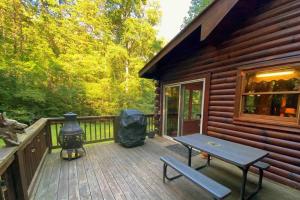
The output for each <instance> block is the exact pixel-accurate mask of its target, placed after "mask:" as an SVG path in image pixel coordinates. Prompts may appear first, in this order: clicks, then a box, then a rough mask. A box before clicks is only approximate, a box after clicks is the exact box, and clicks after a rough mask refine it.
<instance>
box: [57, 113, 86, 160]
mask: <svg viewBox="0 0 300 200" xmlns="http://www.w3.org/2000/svg"><path fill="white" fill-rule="evenodd" d="M64 117H65V122H64V125H63V127H62V128H61V130H60V134H59V143H60V145H61V147H62V149H61V152H60V157H61V158H67V159H69V160H71V159H76V158H79V157H81V156H82V155H83V153H85V149H84V148H83V130H82V128H81V127H80V126H79V124H78V122H77V119H76V118H77V114H75V113H72V112H69V113H67V114H64ZM64 152H66V153H67V157H65V156H64Z"/></svg>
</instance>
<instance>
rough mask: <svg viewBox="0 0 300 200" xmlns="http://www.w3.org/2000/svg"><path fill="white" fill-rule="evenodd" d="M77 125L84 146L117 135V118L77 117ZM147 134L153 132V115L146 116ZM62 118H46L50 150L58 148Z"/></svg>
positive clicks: (112, 138) (110, 139) (111, 139)
mask: <svg viewBox="0 0 300 200" xmlns="http://www.w3.org/2000/svg"><path fill="white" fill-rule="evenodd" d="M77 120H78V122H79V125H80V126H81V128H82V129H83V132H84V133H83V139H84V143H85V144H90V143H98V142H106V141H113V140H115V138H116V137H115V135H116V134H117V127H118V126H117V121H118V117H117V116H89V117H78V118H77ZM146 120H147V133H149V132H152V131H154V115H153V114H150V115H146ZM63 122H64V118H48V123H49V132H50V136H51V137H50V138H51V143H50V145H51V148H52V149H55V148H60V144H59V143H58V137H59V132H60V129H61V127H62V126H63Z"/></svg>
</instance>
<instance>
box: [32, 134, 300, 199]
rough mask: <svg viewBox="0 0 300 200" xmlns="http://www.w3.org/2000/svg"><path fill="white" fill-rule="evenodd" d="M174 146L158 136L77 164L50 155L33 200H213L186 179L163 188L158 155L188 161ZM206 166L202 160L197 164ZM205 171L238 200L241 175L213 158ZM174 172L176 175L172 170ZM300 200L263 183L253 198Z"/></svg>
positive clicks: (105, 147)
mask: <svg viewBox="0 0 300 200" xmlns="http://www.w3.org/2000/svg"><path fill="white" fill-rule="evenodd" d="M170 144H173V142H172V141H169V140H167V139H164V138H161V137H157V138H156V139H148V140H147V141H146V144H145V145H144V146H141V147H137V148H131V149H125V148H123V147H121V146H120V145H118V144H115V143H110V144H93V145H87V146H86V150H87V156H85V157H82V158H80V159H77V160H73V161H64V160H61V159H60V158H59V152H53V153H52V154H49V155H48V156H47V158H46V160H45V163H44V165H43V169H42V171H41V173H40V177H39V181H38V184H36V188H35V195H34V197H33V198H34V199H36V200H41V199H47V200H54V199H58V200H63V199H70V200H75V199H93V200H94V199H112V200H113V199H116V200H117V199H139V200H140V199H141V200H144V199H162V200H167V199H170V200H176V199H188V200H193V199H203V200H204V199H212V198H211V197H210V196H209V195H208V194H207V193H206V192H205V191H203V190H201V189H200V188H198V187H196V186H195V185H193V184H192V183H191V182H190V181H188V180H186V179H185V178H180V179H177V180H175V181H172V182H167V183H166V184H164V183H163V182H162V163H161V161H160V160H159V158H160V156H164V155H172V156H174V157H176V158H177V159H180V160H182V161H185V160H186V159H185V158H184V157H182V156H180V155H178V154H175V153H174V152H172V151H170V150H168V149H167V148H165V146H167V145H170ZM201 163H204V161H203V160H201V159H200V158H199V156H194V157H193V164H194V165H197V166H198V165H200V164H201ZM202 172H203V173H205V174H206V175H208V176H209V177H211V178H213V179H215V180H216V181H218V182H220V183H222V184H223V185H225V186H227V187H229V188H230V189H231V190H232V194H231V195H230V196H229V197H228V198H227V199H238V197H239V190H240V184H241V171H240V170H239V169H238V168H236V167H233V166H232V165H230V164H226V163H224V162H222V161H220V160H218V159H213V160H212V162H211V166H210V167H209V168H205V169H202ZM170 173H173V174H174V173H175V172H174V171H171V170H170ZM257 178H258V177H257V176H256V175H254V174H252V173H250V174H249V176H248V187H247V189H248V191H250V190H254V188H255V184H254V183H256V180H257ZM297 198H299V191H297V190H294V189H292V188H289V187H286V186H284V185H280V184H277V183H274V182H272V181H270V180H268V179H264V182H263V189H262V190H261V191H260V192H259V193H258V195H256V196H255V197H254V198H253V199H257V200H258V199H264V200H265V199H270V200H276V199H278V200H289V199H291V200H292V199H297Z"/></svg>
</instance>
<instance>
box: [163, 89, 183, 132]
mask: <svg viewBox="0 0 300 200" xmlns="http://www.w3.org/2000/svg"><path fill="white" fill-rule="evenodd" d="M179 91H180V86H167V87H165V91H164V92H165V96H164V97H165V98H164V99H165V102H164V105H165V112H164V115H165V119H164V133H165V135H167V136H170V137H176V136H178V130H179V129H178V124H179V123H178V117H179V94H180V93H179Z"/></svg>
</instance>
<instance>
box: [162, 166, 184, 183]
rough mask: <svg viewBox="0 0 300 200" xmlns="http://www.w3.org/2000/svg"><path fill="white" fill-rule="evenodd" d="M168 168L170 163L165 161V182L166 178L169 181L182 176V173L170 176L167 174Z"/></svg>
mask: <svg viewBox="0 0 300 200" xmlns="http://www.w3.org/2000/svg"><path fill="white" fill-rule="evenodd" d="M167 168H168V165H167V164H166V163H164V167H163V182H164V183H165V182H166V179H167V180H168V181H172V180H174V179H177V178H180V177H182V174H178V175H177V176H173V177H168V175H167Z"/></svg>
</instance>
